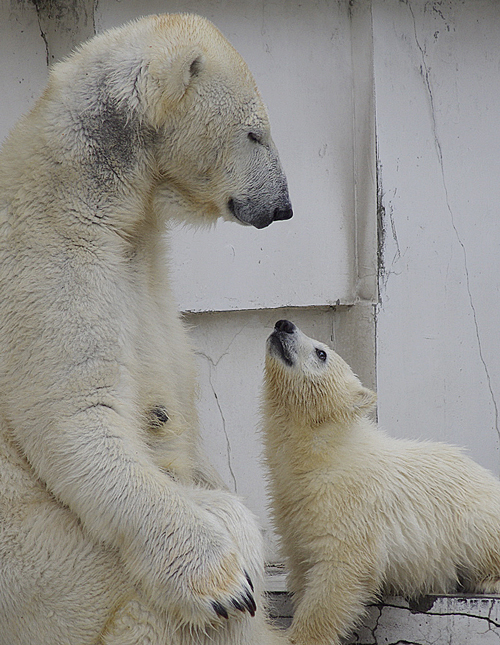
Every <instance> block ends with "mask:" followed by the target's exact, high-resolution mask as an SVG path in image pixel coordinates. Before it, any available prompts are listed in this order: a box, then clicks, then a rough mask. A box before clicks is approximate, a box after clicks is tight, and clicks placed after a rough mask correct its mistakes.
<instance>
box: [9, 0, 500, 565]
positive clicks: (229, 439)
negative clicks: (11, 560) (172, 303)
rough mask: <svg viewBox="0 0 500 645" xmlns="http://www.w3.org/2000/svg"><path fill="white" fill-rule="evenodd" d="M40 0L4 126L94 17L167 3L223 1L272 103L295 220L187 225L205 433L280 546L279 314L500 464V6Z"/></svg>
mask: <svg viewBox="0 0 500 645" xmlns="http://www.w3.org/2000/svg"><path fill="white" fill-rule="evenodd" d="M39 6H40V7H41V8H40V10H39V11H38V12H37V11H36V10H35V7H34V5H33V4H32V3H30V2H28V0H24V1H22V2H16V1H14V0H12V1H9V0H2V2H1V4H0V55H1V57H2V68H1V70H0V90H1V95H0V96H1V99H0V138H3V137H4V136H5V134H6V132H7V131H8V129H9V128H10V127H11V125H12V124H13V123H14V121H15V119H16V118H17V116H18V114H19V113H21V112H24V111H26V110H27V109H28V108H29V107H30V106H31V105H32V104H33V102H34V100H35V98H36V97H37V96H38V95H39V93H40V92H41V89H42V87H43V85H44V83H45V80H46V76H47V63H51V62H53V61H54V60H57V59H58V58H59V57H60V56H62V55H64V54H65V52H66V51H68V50H69V49H70V48H71V47H72V46H73V45H75V44H76V43H78V42H79V41H80V40H81V39H83V38H86V37H87V36H88V35H89V33H91V32H92V31H93V30H94V29H96V30H97V31H101V30H103V29H105V28H107V27H109V26H113V25H116V24H120V23H122V22H124V21H125V20H128V19H131V18H134V17H136V16H139V15H141V14H145V13H152V12H161V11H179V10H182V11H197V12H198V13H201V14H203V15H205V16H207V17H208V18H210V19H211V20H213V21H214V22H215V23H216V24H217V25H218V26H219V27H220V28H221V30H222V31H223V32H224V33H225V34H226V35H227V36H228V37H229V38H230V40H231V41H232V42H233V44H234V45H235V46H236V47H237V48H238V49H239V50H240V52H241V53H242V55H243V56H244V57H245V58H246V60H247V62H248V63H249V65H250V68H251V69H252V71H253V72H254V75H255V77H256V80H257V83H258V85H259V87H260V88H261V92H262V95H263V97H264V100H265V101H266V103H267V105H268V107H269V112H270V117H271V123H272V127H273V135H274V138H275V140H276V143H277V145H278V147H279V149H280V152H281V157H282V161H283V164H284V166H285V169H286V171H287V174H288V178H289V183H290V192H291V196H292V200H293V204H294V209H295V217H294V219H292V220H291V221H290V222H279V223H276V224H274V225H273V226H271V227H270V228H269V229H265V230H263V231H254V230H251V229H246V228H242V227H239V226H238V225H236V224H234V225H233V224H229V223H224V224H221V225H218V226H217V227H216V228H215V229H214V230H213V231H209V232H200V233H193V232H191V231H184V230H180V229H176V230H174V231H173V245H174V249H173V258H174V263H173V272H174V279H175V290H176V294H177V297H178V300H179V304H180V307H181V308H182V309H183V310H184V311H186V312H187V321H188V323H189V324H190V325H191V327H192V336H193V339H194V341H195V344H196V346H197V349H198V358H199V368H200V417H201V421H202V427H203V433H204V440H205V443H206V448H207V451H208V452H209V454H210V456H211V458H212V460H213V461H214V462H215V464H216V465H217V467H218V468H219V470H220V471H221V473H222V475H223V477H224V479H225V481H226V482H227V484H228V485H229V486H230V487H231V488H232V489H234V490H237V491H238V493H240V494H241V495H242V496H243V497H244V498H245V499H246V501H247V503H248V504H249V506H250V507H251V508H252V509H253V510H254V511H255V512H256V513H257V514H258V515H259V516H260V517H261V520H262V523H263V526H264V529H265V531H266V535H268V537H269V540H268V547H269V549H268V556H269V558H270V559H275V558H276V551H275V547H274V540H273V538H272V536H271V530H270V526H269V521H268V518H267V515H266V510H265V506H266V503H265V490H264V477H263V472H262V468H261V466H260V464H259V454H260V440H259V436H258V433H257V432H256V427H257V425H258V414H257V405H258V397H259V389H260V383H261V375H262V364H263V351H264V342H265V338H266V336H267V335H268V333H269V332H270V331H271V328H272V326H273V324H274V322H275V321H276V320H277V319H278V318H281V317H284V316H286V317H289V318H291V319H292V320H294V321H295V322H297V323H298V324H299V325H300V326H302V327H303V329H304V330H305V331H306V332H307V333H308V334H309V335H313V336H317V337H318V338H320V339H321V340H324V341H326V342H333V343H334V344H335V346H336V348H337V350H338V351H339V353H341V354H342V355H343V356H344V357H345V358H346V359H347V360H348V361H349V362H350V363H351V364H352V365H353V366H354V368H355V370H356V371H357V372H358V374H359V375H360V376H361V378H362V380H363V381H364V382H365V384H367V385H368V386H371V387H375V385H377V389H378V396H379V409H378V414H379V418H380V421H381V423H382V424H383V425H384V427H386V428H387V430H388V431H389V432H390V433H392V434H395V435H399V436H411V437H428V438H438V439H444V440H447V441H453V442H455V443H458V444H461V445H464V446H466V447H467V448H468V449H469V451H470V452H471V454H472V455H473V456H474V457H475V458H476V459H477V460H478V461H480V462H481V463H483V464H484V465H486V466H488V467H489V468H491V469H492V470H493V471H494V472H496V473H497V474H498V472H499V465H500V461H499V458H498V457H499V455H498V451H499V425H498V406H497V400H498V391H499V379H500V352H499V344H500V343H499V341H498V332H497V324H496V322H497V320H498V318H499V314H500V311H499V309H500V305H499V291H500V284H499V281H500V271H499V268H500V267H499V263H500V260H499V247H500V230H499V227H500V216H499V215H500V213H499V212H498V210H499V207H498V204H499V203H500V200H499V199H498V197H499V195H498V192H499V190H500V188H499V182H498V165H499V161H498V157H499V155H498V150H499V149H500V146H499V143H500V142H499V140H498V139H499V137H500V134H499V129H498V126H497V123H498V122H499V121H500V118H499V117H500V107H499V102H498V100H497V98H496V97H497V94H498V87H499V81H500V79H499V74H500V54H499V52H500V48H499V46H498V34H499V33H500V31H499V29H500V24H499V22H500V5H499V4H498V3H497V2H496V1H495V0H474V2H472V1H469V2H467V1H465V2H464V1H460V2H458V1H457V0H439V1H428V0H404V1H400V0H372V1H370V0H354V2H349V1H348V0H309V1H308V2H302V1H300V0H274V1H273V2H270V1H269V0H255V1H253V0H252V1H251V0H245V1H240V2H230V1H229V0H199V1H195V0H165V1H163V2H161V1H160V0H141V1H140V2H139V1H138V0H121V1H119V0H100V1H99V2H98V3H97V5H96V6H95V8H94V6H93V3H92V2H90V1H89V2H87V1H85V2H76V3H75V2H70V1H69V0H67V1H66V0H59V1H58V2H56V1H55V0H54V1H53V2H50V3H39ZM377 183H378V186H377ZM377 189H378V195H379V199H378V203H377ZM377 206H378V219H377ZM377 228H378V232H379V239H378V243H377ZM378 286H380V299H379V294H378V291H377V288H378ZM376 343H377V352H375V344H376ZM375 358H376V365H375Z"/></svg>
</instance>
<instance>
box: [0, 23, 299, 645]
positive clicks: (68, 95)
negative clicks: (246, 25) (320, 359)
mask: <svg viewBox="0 0 500 645" xmlns="http://www.w3.org/2000/svg"><path fill="white" fill-rule="evenodd" d="M0 189H1V195H0V200H1V201H0V303H1V305H0V338H1V343H0V348H1V349H0V352H1V353H0V406H1V410H0V413H1V429H0V460H1V462H0V643H1V644H2V645H7V644H8V645H54V644H55V643H61V644H64V645H73V644H74V645H87V644H89V645H91V644H92V645H94V644H95V643H106V644H111V643H119V644H120V645H126V644H128V643H130V644H132V643H133V644H139V643H141V644H142V643H146V642H148V643H151V644H158V645H160V644H161V645H167V644H168V645H185V644H187V643H205V642H207V643H208V642H209V643H220V644H229V643H230V644H231V645H258V644H259V643H262V644H263V645H264V644H267V643H271V642H280V641H281V638H280V637H278V636H277V635H276V634H274V633H273V632H271V631H270V629H269V628H268V627H267V625H266V623H265V620H264V616H263V610H262V607H261V606H260V598H259V592H260V586H261V575H262V574H261V568H262V555H261V549H260V536H259V532H258V529H257V527H256V524H255V521H254V518H253V517H252V516H251V514H250V513H249V512H248V511H247V510H246V509H245V508H244V507H243V505H242V504H241V503H240V502H239V500H238V499H236V498H235V497H234V496H232V495H230V494H229V493H227V492H224V491H222V490H217V488H216V482H215V477H214V478H212V477H211V474H210V469H209V468H208V467H205V466H204V465H203V459H202V458H201V456H200V454H199V452H198V443H197V439H198V437H197V425H196V424H197V421H196V415H195V411H194V410H195V404H194V385H193V383H194V377H193V365H192V357H191V351H190V348H189V344H188V341H187V339H186V336H185V333H184V330H183V328H182V325H181V322H180V320H179V318H178V315H177V312H176V310H175V307H174V306H173V305H172V298H171V296H170V288H169V282H168V275H167V272H166V268H165V265H166V261H165V254H166V252H167V249H166V248H165V240H164V237H163V236H162V232H163V228H164V222H165V220H166V219H171V218H182V219H183V220H184V221H186V220H187V221H188V222H192V223H195V224H196V223H197V222H208V223H210V222H214V221H215V220H216V219H217V218H218V217H223V218H226V219H235V218H236V219H237V220H240V221H241V222H243V223H246V224H251V225H254V226H256V227H258V228H262V227H264V226H267V225H268V224H270V223H271V222H272V221H273V220H276V219H288V218H289V217H291V215H292V211H291V207H290V202H289V198H288V191H287V185H286V179H285V177H284V174H283V171H282V169H281V166H280V162H279V158H278V155H277V152H276V149H275V146H274V144H273V142H272V139H271V136H270V130H269V123H268V118H267V114H266V110H265V108H264V106H263V104H262V101H261V98H260V96H259V94H258V91H257V89H256V86H255V83H254V81H253V79H252V77H251V75H250V73H249V71H248V69H247V67H246V65H245V64H244V62H243V61H242V59H241V58H240V57H239V55H238V54H237V53H236V52H235V50H234V49H233V48H232V47H231V46H230V45H229V43H228V42H227V41H226V40H225V39H224V37H223V36H222V35H221V34H220V33H219V32H218V31H217V29H216V28H215V27H214V26H213V25H211V24H210V23H209V22H208V21H206V20H204V19H202V18H199V17H196V16H192V15H170V16H155V17H148V18H144V19H141V20H139V21H137V22H134V23H131V24H129V25H126V26H125V27H123V28H120V29H117V30H113V31H110V32H107V33H104V34H102V35H100V36H97V37H96V38H94V39H93V40H91V41H89V43H87V44H85V45H84V46H83V47H82V48H81V49H80V50H79V51H77V52H76V53H75V54H74V55H73V56H71V57H70V58H69V59H67V60H66V61H65V62H63V63H60V64H59V65H56V66H55V68H54V70H53V72H52V74H51V76H50V80H49V84H48V87H47V89H46V91H45V92H44V94H43V96H42V97H41V99H40V100H39V102H38V103H37V104H36V106H35V108H34V109H33V111H32V112H31V113H30V114H29V115H28V116H27V117H26V118H24V119H22V120H21V121H20V123H19V125H18V126H17V127H16V128H15V129H14V131H13V132H12V134H11V135H10V137H9V138H8V140H7V142H6V143H5V145H4V147H3V150H2V154H1V159H0ZM252 581H253V583H252ZM253 585H255V592H254V593H255V600H257V603H258V607H257V615H256V616H255V617H253V614H254V612H255V609H256V606H255V600H254V595H253V589H252V587H253Z"/></svg>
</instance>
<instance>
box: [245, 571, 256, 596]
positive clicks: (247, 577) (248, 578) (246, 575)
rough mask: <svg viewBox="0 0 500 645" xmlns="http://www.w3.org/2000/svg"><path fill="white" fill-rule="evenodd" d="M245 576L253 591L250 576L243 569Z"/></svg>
mask: <svg viewBox="0 0 500 645" xmlns="http://www.w3.org/2000/svg"><path fill="white" fill-rule="evenodd" d="M245 578H246V579H247V582H248V584H249V585H250V589H251V590H252V591H255V589H254V588H253V582H252V579H251V578H250V576H249V575H248V571H245Z"/></svg>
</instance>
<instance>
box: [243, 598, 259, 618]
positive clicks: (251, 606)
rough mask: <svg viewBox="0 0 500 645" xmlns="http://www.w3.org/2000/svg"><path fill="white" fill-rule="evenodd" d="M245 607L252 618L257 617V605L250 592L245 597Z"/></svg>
mask: <svg viewBox="0 0 500 645" xmlns="http://www.w3.org/2000/svg"><path fill="white" fill-rule="evenodd" d="M245 605H246V607H247V609H248V612H249V613H250V616H255V612H256V611H257V605H256V604H255V600H254V599H253V596H252V594H251V593H250V592H247V594H246V596H245Z"/></svg>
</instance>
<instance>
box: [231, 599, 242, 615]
mask: <svg viewBox="0 0 500 645" xmlns="http://www.w3.org/2000/svg"><path fill="white" fill-rule="evenodd" d="M231 603H232V605H233V607H235V608H236V609H237V610H238V611H243V612H244V611H246V609H245V607H244V605H242V604H241V602H238V600H236V598H231Z"/></svg>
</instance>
